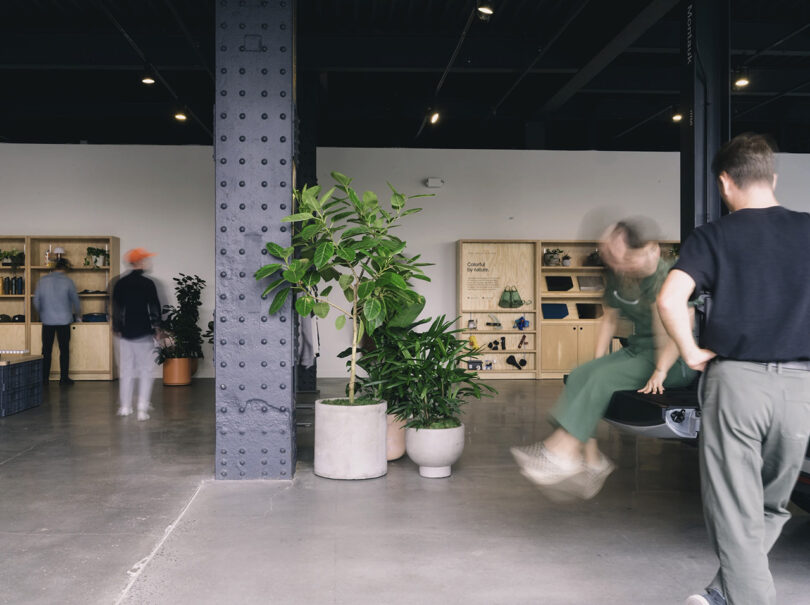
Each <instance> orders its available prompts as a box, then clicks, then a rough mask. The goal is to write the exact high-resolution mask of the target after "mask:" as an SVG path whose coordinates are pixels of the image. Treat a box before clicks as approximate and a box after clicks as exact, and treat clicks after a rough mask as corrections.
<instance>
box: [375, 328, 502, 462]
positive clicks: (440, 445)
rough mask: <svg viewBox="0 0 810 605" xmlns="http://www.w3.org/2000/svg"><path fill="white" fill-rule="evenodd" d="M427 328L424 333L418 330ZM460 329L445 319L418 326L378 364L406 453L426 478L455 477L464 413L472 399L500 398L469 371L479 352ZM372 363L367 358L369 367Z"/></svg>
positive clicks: (400, 336)
mask: <svg viewBox="0 0 810 605" xmlns="http://www.w3.org/2000/svg"><path fill="white" fill-rule="evenodd" d="M427 323H430V325H429V326H428V328H427V329H426V330H424V331H423V332H418V331H417V330H416V328H418V327H420V326H423V325H425V324H427ZM454 323H455V321H447V320H446V318H445V316H444V315H442V316H440V317H438V318H436V319H435V320H433V321H432V322H431V320H430V319H424V320H422V321H419V322H416V323H414V324H413V325H411V326H409V327H408V328H407V329H405V330H402V331H400V332H398V333H395V334H392V335H391V336H392V338H390V342H389V343H387V344H386V345H385V346H384V348H383V350H382V351H381V353H380V356H381V357H382V356H384V358H380V359H378V362H379V363H381V364H382V365H383V366H385V367H386V368H387V369H386V372H387V374H384V375H383V378H384V381H383V382H384V388H385V391H384V392H385V393H386V394H387V395H388V396H392V395H391V394H392V393H393V394H395V396H396V401H397V404H396V406H395V407H394V408H393V410H394V411H395V413H396V415H397V417H398V418H399V419H400V420H402V421H404V422H405V427H406V428H405V444H406V451H407V452H408V456H409V457H410V458H411V460H413V461H414V462H415V463H416V464H417V465H419V474H420V475H421V476H423V477H431V478H439V477H447V476H449V475H450V472H451V467H452V465H453V464H454V463H455V462H456V461H457V460H458V458H459V457H460V456H461V453H462V451H463V449H464V424H463V423H462V421H461V414H462V407H463V406H464V404H466V403H467V402H468V400H469V399H470V398H476V399H480V398H481V397H482V396H484V395H490V394H492V393H495V392H496V391H495V389H493V388H492V387H491V386H489V385H485V384H481V383H479V382H478V375H477V374H476V373H475V372H471V371H468V369H467V368H468V367H469V366H468V363H469V362H471V361H473V360H474V358H475V356H476V354H477V351H475V350H474V349H472V348H471V347H470V344H469V342H468V341H466V340H463V339H461V338H459V337H458V335H459V334H460V333H461V332H462V330H459V329H454V328H453V324H454ZM374 355H375V352H372V353H371V356H372V358H373V356H374ZM368 361H369V360H368V356H365V357H364V361H363V363H364V364H367V363H368ZM370 386H372V387H374V386H375V385H374V384H373V381H372V384H371V385H370ZM392 398H393V397H392Z"/></svg>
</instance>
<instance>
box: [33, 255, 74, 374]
mask: <svg viewBox="0 0 810 605" xmlns="http://www.w3.org/2000/svg"><path fill="white" fill-rule="evenodd" d="M67 269H68V262H67V261H66V260H65V259H63V258H60V259H59V260H58V261H56V266H55V267H54V270H53V271H52V272H51V273H49V274H48V275H45V276H43V278H42V279H40V280H39V283H38V284H37V289H36V292H34V307H35V308H36V310H37V311H38V312H39V318H40V319H41V320H42V357H43V364H42V369H43V372H42V379H43V381H44V382H45V383H46V384H47V382H48V378H49V376H50V373H51V356H52V355H53V340H54V336H56V339H57V341H58V342H59V384H61V385H71V384H73V380H71V378H70V376H68V370H69V368H70V324H71V323H73V318H74V315H79V314H80V313H81V310H80V306H79V295H78V294H77V293H76V285H75V284H74V283H73V280H72V279H70V278H69V277H68V276H67V275H66V274H65V271H66V270H67Z"/></svg>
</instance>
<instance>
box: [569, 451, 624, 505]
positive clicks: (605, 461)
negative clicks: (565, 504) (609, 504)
mask: <svg viewBox="0 0 810 605" xmlns="http://www.w3.org/2000/svg"><path fill="white" fill-rule="evenodd" d="M584 467H585V472H584V473H582V475H580V476H578V477H577V479H578V480H580V481H581V483H582V491H581V495H582V497H583V498H584V499H585V500H590V499H591V498H593V497H594V496H596V494H598V493H599V492H600V491H602V487H603V486H604V485H605V480H606V479H607V478H608V476H609V475H610V473H612V472H613V471H615V470H616V465H615V464H613V462H611V460H610V459H609V458H608V457H607V456H605V455H604V454H601V457H600V459H599V463H598V464H597V465H595V466H591V465H588V464H585V465H584Z"/></svg>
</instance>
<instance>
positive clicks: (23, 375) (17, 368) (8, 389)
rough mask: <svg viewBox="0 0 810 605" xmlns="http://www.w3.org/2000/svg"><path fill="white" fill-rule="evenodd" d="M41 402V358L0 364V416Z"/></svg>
mask: <svg viewBox="0 0 810 605" xmlns="http://www.w3.org/2000/svg"><path fill="white" fill-rule="evenodd" d="M40 403H42V360H41V359H33V360H31V361H24V362H22V363H12V364H10V365H6V366H0V417H2V416H10V415H11V414H16V413H18V412H22V411H23V410H27V409H29V408H33V407H36V406H38V405H39V404H40Z"/></svg>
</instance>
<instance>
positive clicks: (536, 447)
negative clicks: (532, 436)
mask: <svg viewBox="0 0 810 605" xmlns="http://www.w3.org/2000/svg"><path fill="white" fill-rule="evenodd" d="M544 449H545V446H544V445H543V442H542V441H538V442H537V443H533V444H531V445H516V446H514V447H510V448H509V451H510V452H511V453H512V457H513V458H514V459H515V462H517V463H518V464H519V465H521V466H523V465H525V464H529V462H531V460H532V458H537V456H539V455H540V454H541V452H542V451H543V450H544Z"/></svg>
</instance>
